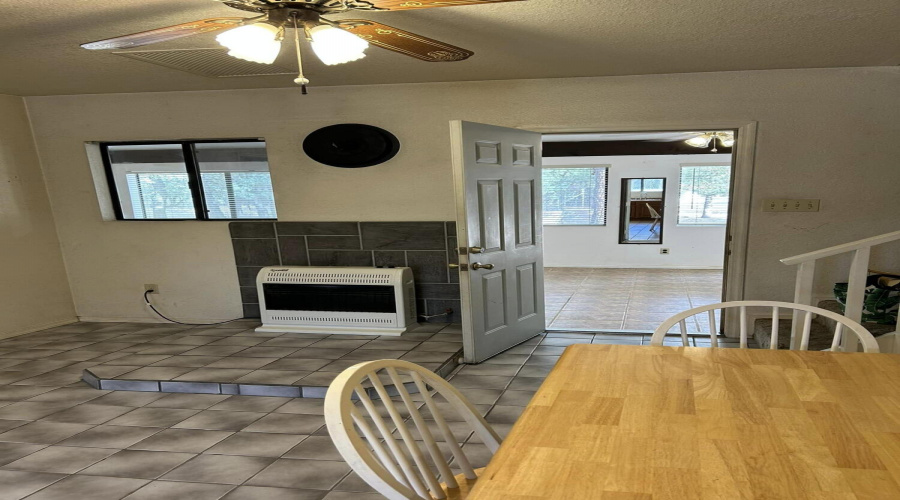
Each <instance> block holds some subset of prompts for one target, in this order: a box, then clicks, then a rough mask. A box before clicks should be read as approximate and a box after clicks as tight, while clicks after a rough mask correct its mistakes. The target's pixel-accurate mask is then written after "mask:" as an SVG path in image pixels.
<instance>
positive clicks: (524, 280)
mask: <svg viewBox="0 0 900 500" xmlns="http://www.w3.org/2000/svg"><path fill="white" fill-rule="evenodd" d="M516 279H517V280H519V297H518V298H519V320H520V321H521V320H523V319H527V318H528V317H530V316H531V315H532V314H535V313H536V312H537V304H538V302H539V300H538V298H537V296H535V294H534V291H535V269H534V264H526V265H524V266H519V267H517V268H516Z"/></svg>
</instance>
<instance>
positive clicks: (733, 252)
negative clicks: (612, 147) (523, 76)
mask: <svg viewBox="0 0 900 500" xmlns="http://www.w3.org/2000/svg"><path fill="white" fill-rule="evenodd" d="M757 125H758V123H757V122H755V121H750V122H748V121H737V120H732V121H729V120H723V121H672V122H658V123H642V124H639V125H617V126H612V125H597V126H594V127H552V126H550V127H548V126H546V125H544V126H541V125H521V126H516V128H523V129H526V130H534V131H535V132H541V133H543V134H570V133H571V134H577V133H588V134H590V133H614V132H655V131H659V132H665V131H673V130H674V131H684V130H697V131H709V130H723V129H725V130H728V129H735V130H737V131H738V132H737V151H735V152H734V153H735V154H734V169H733V171H734V182H733V184H732V186H733V187H732V193H731V212H730V213H729V214H728V235H729V236H730V241H726V242H725V243H726V244H725V252H726V255H727V256H728V267H727V269H726V270H725V283H726V287H725V294H724V300H725V301H734V300H744V290H745V278H746V270H747V245H748V239H749V232H750V215H751V213H752V212H753V206H752V196H753V171H754V169H755V162H756V130H757ZM728 323H729V326H728V327H727V328H726V331H730V332H736V331H737V328H736V326H737V323H736V322H735V323H734V325H731V323H732V321H731V318H729V321H728Z"/></svg>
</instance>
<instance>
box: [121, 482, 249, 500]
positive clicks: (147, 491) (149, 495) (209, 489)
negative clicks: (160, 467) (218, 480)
mask: <svg viewBox="0 0 900 500" xmlns="http://www.w3.org/2000/svg"><path fill="white" fill-rule="evenodd" d="M231 489H232V486H230V485H225V484H204V483H181V482H175V481H153V482H151V483H149V484H147V485H146V486H144V487H142V488H141V489H139V490H137V491H135V492H134V493H132V494H130V495H128V496H127V497H125V499H124V500H175V499H182V498H183V499H185V500H187V499H190V500H217V499H219V498H222V496H224V495H225V494H226V493H228V492H229V491H230V490H231Z"/></svg>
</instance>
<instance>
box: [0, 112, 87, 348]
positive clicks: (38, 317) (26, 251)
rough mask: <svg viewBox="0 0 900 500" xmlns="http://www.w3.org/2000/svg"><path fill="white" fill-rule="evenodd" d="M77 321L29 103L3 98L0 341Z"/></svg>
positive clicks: (0, 131)
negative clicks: (32, 127) (30, 123)
mask: <svg viewBox="0 0 900 500" xmlns="http://www.w3.org/2000/svg"><path fill="white" fill-rule="evenodd" d="M72 321H75V310H74V308H73V306H72V296H71V293H70V292H69V283H68V281H67V279H66V271H65V268H64V267H63V259H62V253H61V252H60V248H59V240H58V239H57V237H56V228H55V227H54V225H53V216H52V214H51V212H50V203H49V202H48V200H47V190H46V188H45V187H44V178H43V176H42V175H41V167H40V163H39V161H38V156H37V153H36V152H35V148H34V139H33V138H32V136H31V128H30V127H29V124H28V115H27V114H26V112H25V103H24V101H23V100H22V98H20V97H13V96H6V95H0V338H3V337H8V336H12V335H16V334H19V333H25V332H29V331H33V330H39V329H41V328H46V327H50V326H56V325H59V324H63V323H69V322H72Z"/></svg>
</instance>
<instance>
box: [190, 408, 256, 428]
mask: <svg viewBox="0 0 900 500" xmlns="http://www.w3.org/2000/svg"><path fill="white" fill-rule="evenodd" d="M265 415H266V414H265V413H261V412H253V411H223V410H203V411H201V412H200V413H198V414H196V415H194V416H192V417H190V418H188V419H186V420H184V421H182V422H180V423H178V424H176V425H174V426H173V427H175V428H178V429H207V430H222V431H239V430H241V429H243V428H245V427H247V426H248V425H250V424H252V423H253V422H256V421H257V420H259V419H260V418H262V417H264V416H265Z"/></svg>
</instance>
